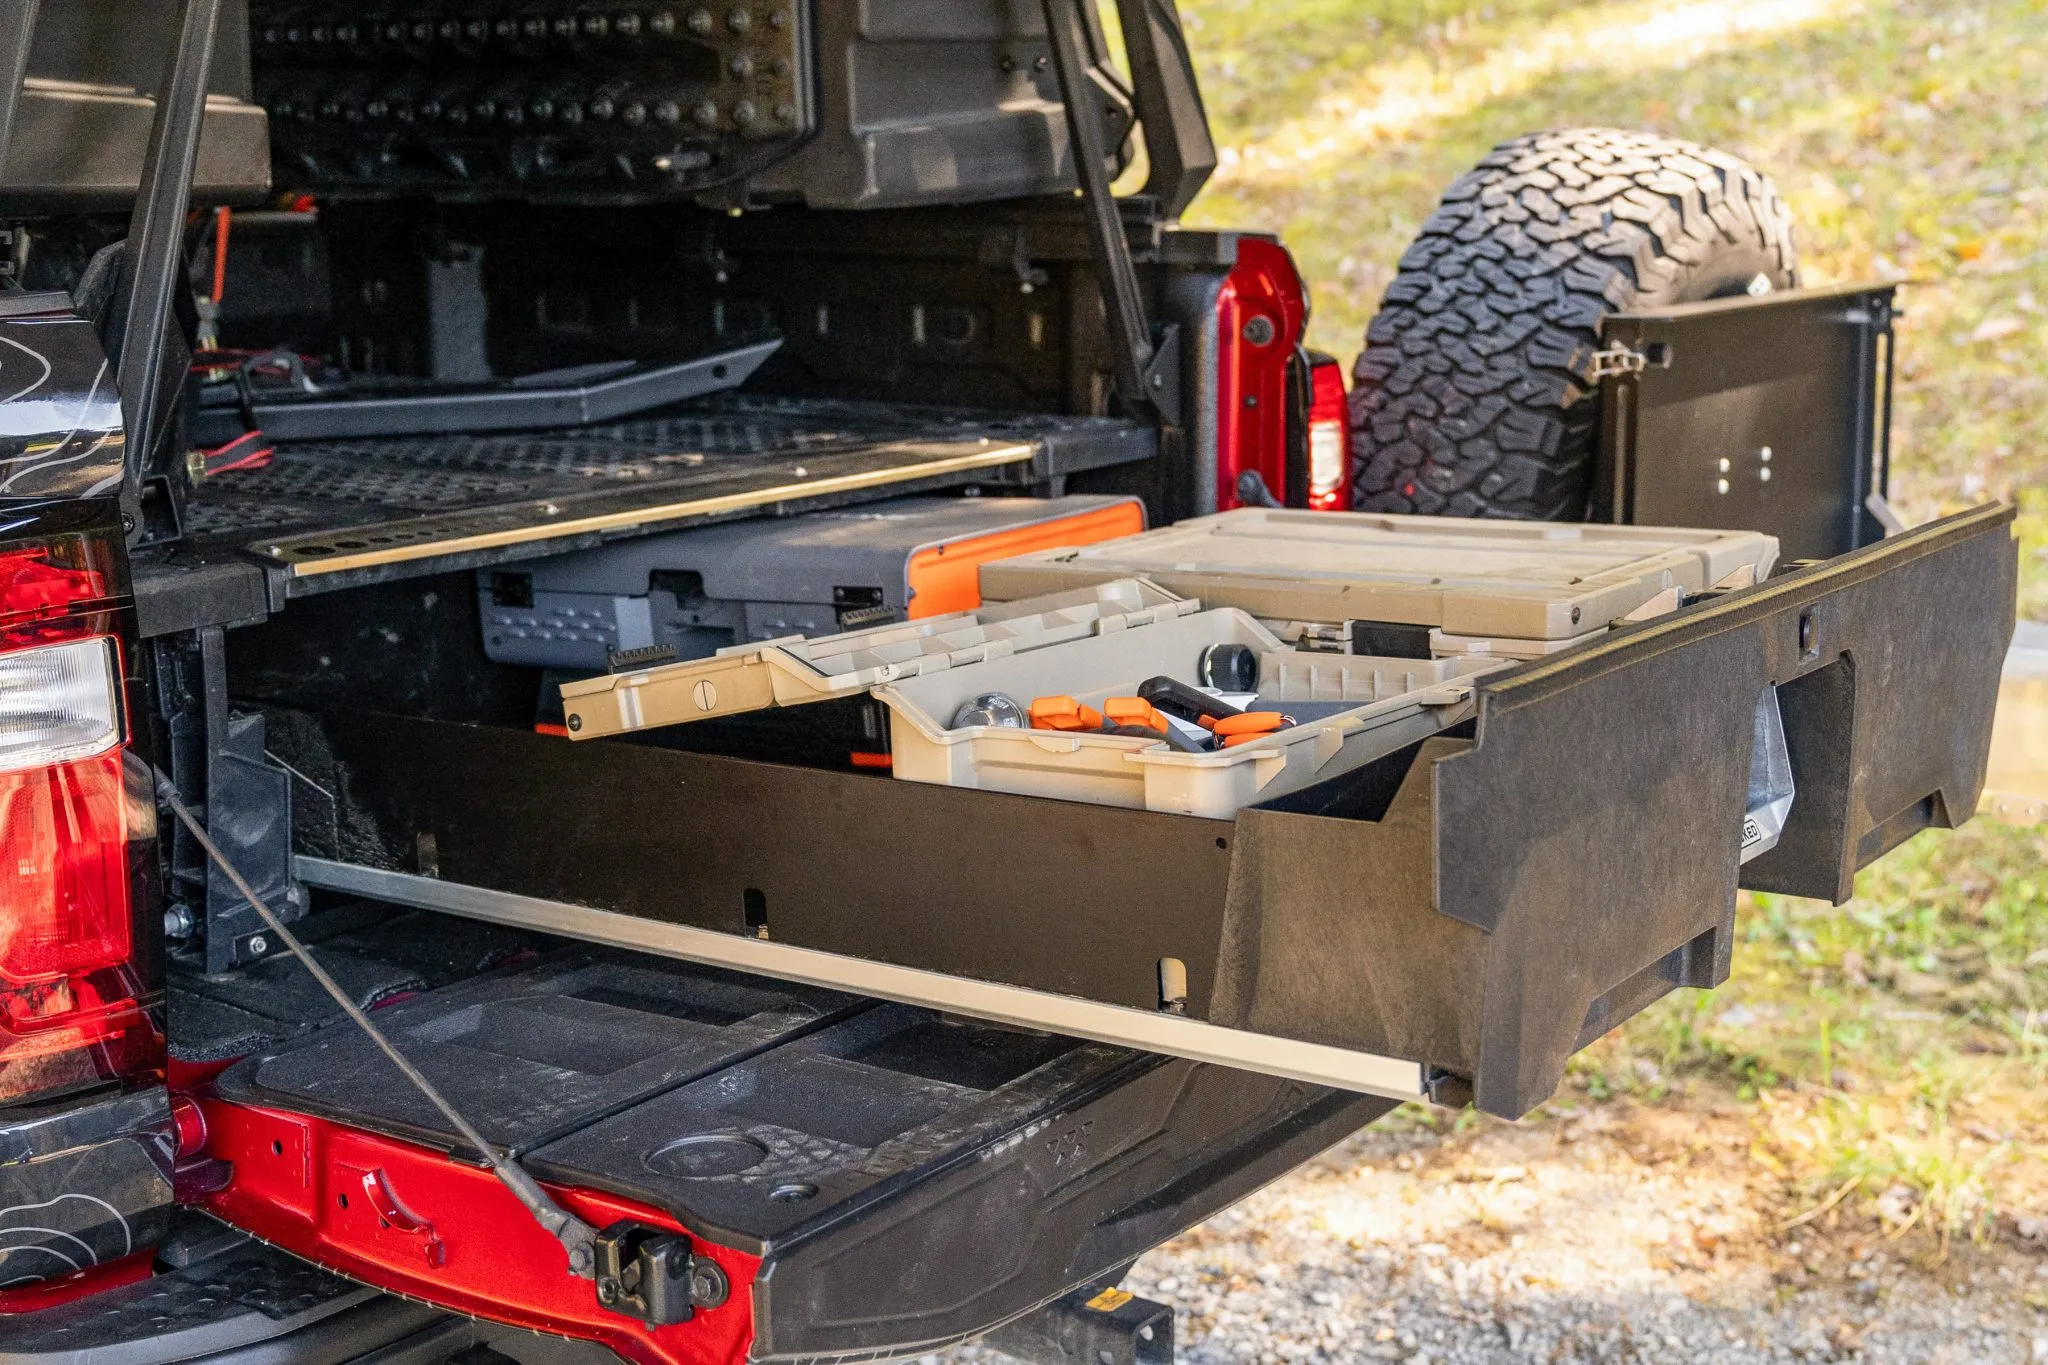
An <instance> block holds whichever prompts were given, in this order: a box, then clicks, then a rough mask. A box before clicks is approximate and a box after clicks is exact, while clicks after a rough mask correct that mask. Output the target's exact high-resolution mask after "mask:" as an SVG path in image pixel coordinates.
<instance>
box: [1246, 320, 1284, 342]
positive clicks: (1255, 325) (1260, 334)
mask: <svg viewBox="0 0 2048 1365" xmlns="http://www.w3.org/2000/svg"><path fill="white" fill-rule="evenodd" d="M1275 335H1277V331H1276V329H1275V328H1274V326H1273V319H1271V318H1269V317H1266V316H1264V315H1263V314H1262V315H1260V316H1258V317H1255V318H1253V319H1252V320H1251V321H1249V322H1247V323H1246V324H1245V325H1244V339H1245V340H1246V341H1249V342H1250V343H1251V344H1252V345H1254V346H1270V345H1272V344H1273V338H1274V336H1275Z"/></svg>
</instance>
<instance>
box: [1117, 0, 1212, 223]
mask: <svg viewBox="0 0 2048 1365" xmlns="http://www.w3.org/2000/svg"><path fill="white" fill-rule="evenodd" d="M1116 9H1117V22H1118V26H1119V27H1120V28H1121V29H1122V30H1123V36H1124V53H1125V59H1126V60H1127V61H1128V62H1129V63H1130V66H1131V102H1132V104H1133V105H1134V106H1135V107H1136V110H1137V115H1138V124H1139V126H1140V127H1142V128H1143V129H1144V130H1145V161H1146V165H1147V167H1148V169H1147V173H1146V176H1145V189H1144V193H1145V194H1147V195H1149V196H1151V197H1152V198H1154V199H1157V200H1158V201H1159V203H1160V206H1161V207H1162V208H1164V209H1165V210H1166V216H1167V218H1169V219H1177V218H1179V217H1180V216H1181V214H1183V213H1185V212H1186V211H1187V207H1188V205H1189V204H1192V203H1193V202H1194V201H1195V196H1196V195H1197V194H1200V193H1201V191H1202V186H1203V185H1205V184H1207V183H1208V181H1209V177H1210V176H1211V175H1212V174H1214V173H1215V170H1216V143H1215V141H1214V139H1213V138H1212V137H1211V136H1210V134H1209V115H1208V112H1207V111H1206V110H1204V109H1203V107H1202V91H1201V86H1200V85H1199V84H1198V83H1197V81H1196V78H1195V64H1194V59H1193V58H1192V57H1190V56H1189V55H1188V43H1187V37H1186V35H1185V34H1183V33H1182V31H1181V23H1180V13H1179V11H1178V10H1177V9H1176V8H1175V6H1174V2H1173V0H1117V6H1116Z"/></svg>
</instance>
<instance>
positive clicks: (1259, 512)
mask: <svg viewBox="0 0 2048 1365" xmlns="http://www.w3.org/2000/svg"><path fill="white" fill-rule="evenodd" d="M1777 553H1778V542H1777V540H1776V539H1775V538H1773V537H1771V536H1767V535H1762V534H1759V533H1757V532H1754V531H1707V530H1685V529H1677V528H1670V527H1662V526H1607V525H1596V524H1581V523H1561V522H1533V521H1530V522H1516V521H1486V520H1474V519H1466V518H1460V517H1403V516H1386V515H1379V514H1376V513H1363V512H1301V511H1279V510H1268V509H1265V508H1256V507H1247V508H1240V509H1239V510H1237V511H1234V512H1222V513H1218V514H1217V515H1215V516H1209V517H1197V518H1194V519H1192V520H1189V521H1183V522H1179V523H1177V524H1175V525H1172V526H1165V527H1161V528H1160V529H1158V530H1156V531H1146V532H1143V533H1141V534H1139V535H1134V536H1125V537H1124V538H1123V539H1121V540H1110V541H1103V542H1102V543H1100V544H1096V545H1089V546H1084V547H1081V548H1079V549H1067V550H1046V551H1041V552H1039V553H1036V554H1029V555H1020V556H1018V557H1017V558H1014V559H1005V560H999V561H996V562H995V563H991V564H984V565H982V568H981V592H982V597H983V598H984V599H985V600H988V601H1008V600H1012V599H1016V598H1023V597H1031V596H1035V595H1037V594H1041V593H1048V592H1056V591H1059V590H1061V589H1068V588H1076V587H1080V586H1083V585H1085V584H1089V583H1097V582H1102V581H1105V580H1108V579H1112V578H1125V577H1135V576H1142V577H1145V578H1149V579H1151V580H1152V581H1153V582H1156V583H1158V584H1160V585H1161V586H1162V587H1165V588H1169V589H1171V590H1172V591H1174V592H1176V593H1179V594H1181V595H1182V596H1186V597H1199V598H1201V599H1202V601H1203V602H1204V603H1206V604H1207V605H1209V606H1211V607H1237V608H1239V609H1241V610H1244V611H1248V612H1250V613H1252V614H1253V615H1254V616H1259V617H1263V618H1265V619H1268V620H1293V621H1391V622H1398V623H1401V624H1404V625H1421V626H1435V627H1437V628H1439V629H1440V630H1442V631H1444V632H1446V633H1447V634H1450V635H1461V636H1478V637H1500V638H1506V639H1521V640H1566V639H1570V638H1572V637H1574V636H1579V635H1584V634H1586V633H1587V632H1588V631H1589V630H1593V629H1599V628H1601V627H1605V626H1606V625H1608V624H1609V623H1610V622H1612V621H1615V620H1618V619H1619V618H1621V617H1623V616H1626V615H1627V614H1628V613H1629V612H1631V611H1634V610H1635V609H1636V608H1638V607H1640V606H1642V605H1643V604H1644V603H1645V602H1648V601H1649V600H1650V599H1652V598H1653V597H1655V596H1656V595H1657V594H1658V593H1660V592H1663V591H1664V590H1665V589H1667V588H1674V587H1675V588H1680V589H1683V590H1685V591H1687V592H1698V591H1700V590H1702V589H1705V588H1710V587H1713V586H1715V585H1716V584H1720V583H1722V582H1723V581H1724V580H1727V579H1729V578H1730V576H1731V575H1737V574H1741V573H1743V572H1744V571H1745V570H1748V571H1751V572H1754V574H1755V576H1756V577H1757V578H1762V577H1763V576H1764V575H1766V574H1768V573H1769V572H1770V568H1771V564H1772V562H1773V561H1774V560H1775V559H1776V558H1777Z"/></svg>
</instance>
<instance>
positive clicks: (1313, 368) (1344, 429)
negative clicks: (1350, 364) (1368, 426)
mask: <svg viewBox="0 0 2048 1365" xmlns="http://www.w3.org/2000/svg"><path fill="white" fill-rule="evenodd" d="M1308 358H1309V372H1308V373H1309V406H1308V505H1309V507H1310V508H1311V509H1313V510H1314V511H1317V512H1342V511H1345V510H1346V509H1348V508H1349V507H1350V506H1351V413H1350V410H1349V408H1348V407H1347V406H1346V404H1345V401H1344V367H1343V366H1342V365H1340V364H1338V363H1337V359H1336V357H1335V356H1329V355H1324V354H1323V353H1322V352H1321V351H1310V352H1309V353H1308Z"/></svg>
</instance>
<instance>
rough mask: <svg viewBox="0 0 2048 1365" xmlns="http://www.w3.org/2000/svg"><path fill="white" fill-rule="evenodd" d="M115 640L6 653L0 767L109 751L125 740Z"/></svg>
mask: <svg viewBox="0 0 2048 1365" xmlns="http://www.w3.org/2000/svg"><path fill="white" fill-rule="evenodd" d="M117 680H118V674H117V673H116V670H115V667H114V642H113V641H112V640H110V639H108V638H106V637H105V636H103V635H102V636H96V637H93V638H91V639H85V640H73V641H70V642H69V643H66V644H58V645H42V646H38V647H36V648H33V649H24V650H18V651H16V652H15V653H12V654H0V773H15V772H20V771H21V770H23V769H25V768H44V767H48V766H50V765H51V764H55V763H69V762H71V761H72V760H73V759H80V758H92V757H95V756H96V755H99V754H104V753H105V752H106V751H107V750H109V749H111V748H113V747H115V746H116V745H118V744H119V743H120V742H121V721H120V703H119V701H118V700H117V692H116V685H117Z"/></svg>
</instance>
